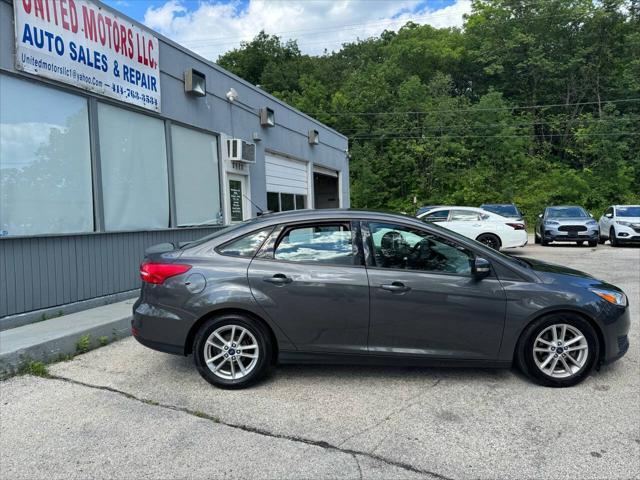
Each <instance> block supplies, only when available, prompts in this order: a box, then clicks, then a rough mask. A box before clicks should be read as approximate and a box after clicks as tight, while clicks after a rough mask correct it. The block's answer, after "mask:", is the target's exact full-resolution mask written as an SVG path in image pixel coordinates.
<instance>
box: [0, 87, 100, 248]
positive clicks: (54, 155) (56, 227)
mask: <svg viewBox="0 0 640 480" xmlns="http://www.w3.org/2000/svg"><path fill="white" fill-rule="evenodd" d="M0 98H2V101H1V102H0V236H15V235H43V234H54V233H80V232H90V231H93V193H92V183H91V152H90V146H89V116H88V109H87V101H86V99H84V98H82V97H78V96H75V95H71V94H68V93H64V92H62V91H60V90H57V89H54V88H49V87H44V86H42V85H38V84H36V83H34V82H30V81H25V80H19V79H16V78H13V77H9V76H6V75H1V76H0Z"/></svg>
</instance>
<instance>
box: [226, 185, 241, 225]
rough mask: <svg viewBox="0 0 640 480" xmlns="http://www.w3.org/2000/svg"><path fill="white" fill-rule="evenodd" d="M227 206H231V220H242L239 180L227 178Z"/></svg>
mask: <svg viewBox="0 0 640 480" xmlns="http://www.w3.org/2000/svg"><path fill="white" fill-rule="evenodd" d="M229 197H230V198H229V199H230V200H231V201H230V202H229V206H230V207H231V208H230V209H231V221H232V222H241V221H242V220H244V215H243V214H242V182H240V181H239V180H229Z"/></svg>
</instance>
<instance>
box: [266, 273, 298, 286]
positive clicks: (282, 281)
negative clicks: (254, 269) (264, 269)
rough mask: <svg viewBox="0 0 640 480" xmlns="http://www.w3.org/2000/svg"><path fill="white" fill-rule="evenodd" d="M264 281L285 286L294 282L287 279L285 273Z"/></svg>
mask: <svg viewBox="0 0 640 480" xmlns="http://www.w3.org/2000/svg"><path fill="white" fill-rule="evenodd" d="M262 280H264V281H265V282H269V283H273V284H275V285H284V284H285V283H291V282H293V279H292V278H289V277H287V276H286V275H284V274H283V273H276V274H275V275H274V276H273V277H262Z"/></svg>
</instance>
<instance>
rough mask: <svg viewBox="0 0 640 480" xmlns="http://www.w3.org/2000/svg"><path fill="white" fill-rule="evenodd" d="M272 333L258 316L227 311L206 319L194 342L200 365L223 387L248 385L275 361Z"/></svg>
mask: <svg viewBox="0 0 640 480" xmlns="http://www.w3.org/2000/svg"><path fill="white" fill-rule="evenodd" d="M272 349H273V347H272V345H271V340H270V336H269V333H268V332H267V331H266V329H265V327H264V326H263V325H262V324H261V323H259V322H257V321H256V320H254V319H252V318H250V317H247V316H244V315H237V314H227V315H222V316H219V317H215V318H212V319H210V320H208V321H206V322H205V323H204V324H203V325H202V327H201V328H200V330H199V331H198V333H197V335H196V337H195V340H194V343H193V358H194V362H195V364H196V368H197V369H198V372H199V373H200V375H202V377H203V378H204V379H205V380H207V381H208V382H209V383H211V384H213V385H215V386H216V387H220V388H244V387H247V386H249V385H251V384H253V383H255V382H257V381H258V380H260V379H261V378H262V377H264V376H265V375H266V373H267V371H268V370H269V367H270V364H271V352H272Z"/></svg>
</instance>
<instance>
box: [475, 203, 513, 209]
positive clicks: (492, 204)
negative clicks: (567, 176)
mask: <svg viewBox="0 0 640 480" xmlns="http://www.w3.org/2000/svg"><path fill="white" fill-rule="evenodd" d="M485 205H486V206H487V207H506V206H509V207H515V206H516V204H515V203H483V204H482V205H480V208H482V207H483V206H485Z"/></svg>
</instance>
